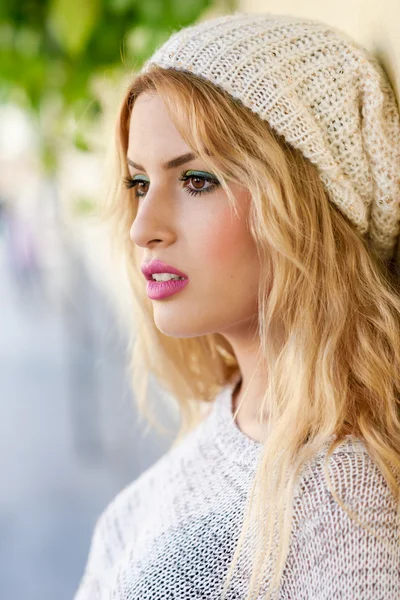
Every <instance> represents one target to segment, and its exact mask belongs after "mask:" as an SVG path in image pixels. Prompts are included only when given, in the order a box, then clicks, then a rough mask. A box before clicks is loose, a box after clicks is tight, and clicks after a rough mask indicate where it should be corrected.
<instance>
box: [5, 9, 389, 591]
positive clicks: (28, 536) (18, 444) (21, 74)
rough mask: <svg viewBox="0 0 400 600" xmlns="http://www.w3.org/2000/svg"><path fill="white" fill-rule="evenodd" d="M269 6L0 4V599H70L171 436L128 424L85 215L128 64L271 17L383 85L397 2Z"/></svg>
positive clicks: (108, 297) (116, 296)
mask: <svg viewBox="0 0 400 600" xmlns="http://www.w3.org/2000/svg"><path fill="white" fill-rule="evenodd" d="M276 4H277V3H276V2H274V1H273V0H243V1H234V0H231V1H229V0H226V1H223V0H219V1H217V0H215V1H213V0H164V1H162V0H0V469H1V482H2V486H1V487H2V492H1V494H0V556H1V561H0V598H1V600H54V598H57V600H71V598H72V597H73V595H74V593H75V591H76V589H77V586H78V583H79V580H80V578H81V576H82V573H83V569H84V566H85V563H86V559H87V554H88V550H89V544H90V539H91V535H92V533H93V528H94V525H95V522H96V520H97V518H98V516H99V514H100V513H101V511H102V510H103V509H104V508H105V506H106V505H107V504H108V502H109V501H110V500H111V499H112V498H113V497H114V496H115V495H116V494H117V493H118V492H119V491H120V490H121V489H122V488H123V487H124V486H125V485H127V484H128V483H129V482H131V481H133V480H134V479H135V478H136V477H137V476H138V475H139V474H140V473H141V472H142V471H143V470H145V469H146V468H148V467H150V466H151V465H152V464H153V463H154V462H155V461H156V460H157V459H158V457H160V456H161V455H162V454H163V453H164V452H165V451H166V450H167V448H168V447H169V445H170V443H171V441H172V436H169V437H168V436H162V435H160V434H159V433H158V432H156V431H154V430H152V429H150V430H149V429H147V430H145V428H144V425H143V424H140V423H139V422H138V419H137V417H138V415H137V414H136V411H135V404H134V398H132V394H131V391H130V388H129V379H128V373H127V369H126V363H127V353H126V342H127V339H126V332H125V331H124V326H123V320H121V318H120V316H119V305H120V300H121V296H123V294H124V289H123V288H122V287H121V286H120V284H119V282H117V280H116V278H115V266H114V265H112V264H111V261H110V257H109V256H110V252H109V245H108V243H109V240H108V239H107V236H106V235H105V234H104V230H103V229H102V228H101V227H99V224H98V221H97V219H96V207H97V200H98V198H99V197H101V193H102V189H103V187H102V186H103V173H104V170H105V167H106V163H107V153H108V152H109V151H110V147H111V146H110V144H111V140H112V133H113V125H114V119H115V116H116V110H117V106H118V103H119V99H120V98H121V96H122V94H123V92H124V89H126V85H127V82H128V81H129V78H130V77H131V76H132V73H133V72H135V71H136V70H139V69H140V67H141V65H142V64H143V62H144V60H145V59H146V58H147V57H148V56H149V55H150V54H151V53H152V52H153V51H154V49H155V48H156V47H157V46H158V45H159V44H161V43H162V42H163V41H164V40H165V39H167V38H168V37H169V35H170V34H171V33H172V31H173V30H174V29H177V28H179V27H183V26H185V25H188V24H191V23H194V22H196V21H198V20H203V19H207V18H210V17H212V16H217V15H219V14H226V13H229V12H233V11H234V10H242V11H248V12H252V11H253V12H275V13H276V12H278V13H289V14H297V15H301V16H308V17H312V18H318V19H321V20H324V21H326V22H328V23H331V24H332V25H336V26H338V27H340V28H341V29H343V30H345V31H347V32H348V33H349V34H351V35H352V36H353V37H355V38H356V39H357V40H358V41H360V42H361V43H363V44H364V45H366V46H368V47H370V49H372V50H373V51H374V52H375V53H376V54H377V55H378V57H379V58H380V60H381V62H382V63H383V64H384V66H385V68H386V70H387V71H388V73H389V75H390V77H391V80H392V83H393V85H394V87H395V89H396V90H397V91H398V89H399V81H400V58H399V57H400V38H399V36H398V31H399V25H400V7H399V6H400V5H398V3H397V0H381V1H380V2H379V3H377V2H375V3H374V2H367V3H366V2H365V0H350V1H349V0H337V2H336V3H335V4H334V5H333V4H331V3H329V4H328V3H321V2H319V0H303V1H300V2H299V1H298V0H296V1H295V0H280V2H279V6H276ZM150 393H152V394H155V395H157V394H159V393H160V392H159V390H158V388H157V386H156V385H154V382H153V384H152V386H150ZM171 426H172V430H173V422H171Z"/></svg>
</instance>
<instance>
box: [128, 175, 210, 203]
mask: <svg viewBox="0 0 400 600" xmlns="http://www.w3.org/2000/svg"><path fill="white" fill-rule="evenodd" d="M189 179H201V180H202V181H207V182H208V183H211V184H212V185H210V186H209V187H208V188H205V189H204V190H192V189H190V188H187V187H184V188H183V189H184V190H185V191H186V193H187V194H190V195H191V196H199V195H200V194H206V193H207V192H212V191H213V190H215V188H217V187H218V186H219V185H220V183H219V181H217V179H214V178H212V177H206V176H205V175H186V171H183V172H182V173H181V174H180V176H179V180H180V181H188V180H189ZM123 182H124V184H125V187H126V188H127V189H131V188H135V187H136V185H137V184H138V183H149V182H148V181H144V180H143V179H132V177H129V176H128V177H124V179H123ZM143 196H144V194H138V193H137V192H136V193H135V197H136V198H143Z"/></svg>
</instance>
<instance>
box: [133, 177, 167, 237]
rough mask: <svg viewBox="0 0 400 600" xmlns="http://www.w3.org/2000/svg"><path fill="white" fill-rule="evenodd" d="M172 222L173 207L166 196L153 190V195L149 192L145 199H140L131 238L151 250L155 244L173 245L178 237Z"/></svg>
mask: <svg viewBox="0 0 400 600" xmlns="http://www.w3.org/2000/svg"><path fill="white" fill-rule="evenodd" d="M172 220H173V215H172V210H171V206H170V205H169V204H168V202H167V201H166V200H165V195H164V196H163V195H162V194H161V193H160V191H158V192H157V190H156V189H154V188H153V191H152V192H151V193H150V191H148V192H147V194H146V196H145V197H143V198H139V202H138V208H137V213H136V217H135V219H134V221H133V223H132V225H131V229H130V238H131V240H132V242H133V243H134V244H136V245H137V246H140V247H141V248H149V247H151V246H153V245H154V244H162V243H164V244H165V245H168V244H171V243H173V241H174V240H175V237H176V236H175V233H174V228H173V223H172Z"/></svg>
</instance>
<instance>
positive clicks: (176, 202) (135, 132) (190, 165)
mask: <svg viewBox="0 0 400 600" xmlns="http://www.w3.org/2000/svg"><path fill="white" fill-rule="evenodd" d="M189 153H192V150H191V148H190V147H189V146H187V144H186V143H185V142H184V140H183V139H182V137H181V136H180V134H179V133H178V131H177V129H176V128H175V126H174V124H173V122H172V121H171V119H170V117H169V114H168V112H167V108H166V106H165V104H164V102H163V101H162V99H161V98H160V97H159V96H158V95H156V94H149V93H142V94H141V95H139V97H138V98H137V100H136V101H135V104H134V106H133V109H132V114H131V119H130V126H129V143H128V151H127V160H128V164H129V172H130V178H131V182H130V185H132V189H131V190H130V192H131V193H132V195H133V197H134V198H136V197H137V200H135V202H137V203H138V204H137V207H138V209H137V215H136V218H135V219H134V222H133V223H132V227H131V230H130V237H131V239H132V241H133V243H134V244H135V255H136V257H137V260H138V261H139V264H143V263H148V262H150V261H152V260H154V259H158V260H161V261H162V262H164V263H166V264H167V265H170V266H173V267H175V268H176V269H178V270H179V271H181V272H183V273H184V274H185V275H186V276H187V278H188V282H187V284H186V285H185V286H184V287H182V288H181V289H180V290H179V291H177V292H175V293H173V294H172V295H169V296H167V297H164V298H162V299H152V300H151V302H152V304H153V315H154V321H155V324H156V326H157V328H158V329H159V330H160V331H161V332H163V333H164V334H166V335H168V336H173V337H181V338H186V337H195V336H199V335H204V334H208V333H221V334H223V335H224V334H226V335H229V336H233V337H237V336H246V335H248V332H249V331H250V329H251V327H254V323H255V322H257V292H258V285H259V259H258V255H257V250H256V246H255V243H254V240H253V238H252V236H251V234H250V231H249V229H248V226H247V221H246V219H247V215H248V211H249V208H250V202H251V198H250V194H249V192H248V190H247V189H245V188H244V187H241V186H239V185H237V184H232V185H230V186H229V187H230V189H231V191H232V193H233V194H234V196H235V197H236V199H237V200H238V203H239V211H238V215H237V216H236V215H235V213H234V212H233V211H231V209H230V204H229V199H228V196H227V194H226V192H225V191H224V190H223V188H222V186H221V185H220V183H219V182H218V179H217V178H216V176H215V175H214V174H213V173H212V171H210V169H209V167H208V166H207V165H206V164H205V163H204V162H203V161H201V160H200V159H199V158H198V157H196V156H194V157H193V158H192V159H191V160H189V161H185V163H184V164H180V165H178V166H176V165H172V166H170V167H169V168H166V167H165V163H167V162H169V161H171V160H172V159H176V158H177V157H181V156H183V155H186V154H189ZM132 163H133V164H132ZM147 284H148V282H147V281H146V279H145V277H144V276H143V286H146V285H147Z"/></svg>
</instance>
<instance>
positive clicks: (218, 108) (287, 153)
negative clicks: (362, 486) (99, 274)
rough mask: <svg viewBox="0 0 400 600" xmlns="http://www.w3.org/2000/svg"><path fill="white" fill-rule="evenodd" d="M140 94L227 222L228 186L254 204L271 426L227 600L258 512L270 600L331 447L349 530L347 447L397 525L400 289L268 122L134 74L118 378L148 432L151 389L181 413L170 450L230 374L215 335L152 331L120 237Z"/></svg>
mask: <svg viewBox="0 0 400 600" xmlns="http://www.w3.org/2000/svg"><path fill="white" fill-rule="evenodd" d="M143 92H148V93H157V94H159V95H160V97H161V98H162V99H163V101H164V102H165V105H166V107H167V110H168V112H169V115H170V117H171V119H172V121H173V123H174V125H175V127H176V129H177V130H178V132H179V133H180V135H181V136H182V138H183V139H184V141H185V142H186V143H187V145H188V146H189V147H190V148H192V149H193V151H194V152H195V153H196V154H197V155H198V156H199V157H200V158H201V159H202V160H204V162H205V163H206V164H207V165H208V166H209V167H211V168H212V169H213V172H214V173H215V174H216V176H217V177H218V179H219V180H220V182H221V185H222V187H223V189H224V190H225V191H226V193H227V196H228V198H229V202H230V205H231V208H232V209H233V210H236V199H235V198H234V197H233V195H232V194H231V193H230V190H229V187H228V182H229V181H232V182H236V183H238V184H240V185H241V186H245V187H246V188H247V189H248V190H250V192H251V198H252V203H251V209H250V213H249V223H248V224H249V229H250V231H251V235H252V236H253V237H254V240H255V242H256V246H257V249H258V253H259V257H260V260H261V276H260V283H259V291H258V300H259V302H258V310H259V314H258V326H257V327H258V330H257V334H258V336H259V341H260V352H259V356H260V358H262V360H263V362H264V361H265V364H266V365H267V368H268V378H267V380H266V382H265V393H264V396H263V397H262V398H260V411H259V421H260V423H261V422H262V419H263V415H265V414H268V415H269V419H268V424H267V425H268V437H267V440H266V442H265V443H264V446H263V452H262V460H260V461H259V464H258V467H257V472H256V474H255V478H254V484H253V487H252V491H251V492H252V493H251V503H250V504H249V506H248V510H247V512H246V518H245V522H244V524H243V528H242V531H241V537H240V539H239V543H238V546H237V548H236V552H235V555H234V558H233V561H232V563H231V568H230V570H229V572H228V577H227V580H226V583H225V588H224V592H225V591H226V589H227V586H228V582H229V580H230V578H231V576H232V573H233V567H234V564H235V562H236V561H237V559H238V556H239V550H240V546H241V544H242V542H243V539H244V535H245V531H246V530H247V528H248V527H249V526H250V522H251V518H252V514H253V513H252V507H254V506H257V510H256V512H255V516H254V519H255V521H253V523H254V522H258V527H257V531H258V534H259V537H258V539H257V540H256V541H255V545H254V550H255V556H254V562H253V569H252V573H251V581H250V591H249V595H248V597H247V598H248V599H250V598H252V597H253V596H252V594H253V592H254V590H255V589H256V588H257V592H258V591H259V589H260V585H261V572H262V569H261V567H262V565H263V564H264V563H265V561H266V560H268V559H269V558H273V559H274V563H273V564H274V569H273V577H272V579H271V582H270V587H269V588H268V591H267V595H266V596H265V598H266V599H267V598H270V597H271V594H272V591H273V589H274V588H275V586H276V585H278V583H279V580H280V578H281V575H282V572H283V569H284V564H285V559H286V557H287V554H288V549H289V541H290V531H291V519H292V506H293V502H294V491H295V485H296V481H297V480H298V478H299V476H300V473H301V470H302V468H303V466H304V465H305V464H306V463H307V462H308V461H309V460H310V459H311V458H312V457H313V456H314V455H315V453H316V452H318V451H319V450H320V448H321V447H322V445H323V444H325V443H327V442H328V452H327V455H326V458H325V463H324V472H325V475H326V477H327V484H328V487H329V489H330V491H331V493H332V495H333V496H334V498H335V500H336V501H337V502H338V503H339V504H340V505H341V506H342V508H343V509H344V510H346V511H347V512H348V513H349V514H350V516H352V517H353V518H354V519H357V517H356V515H355V514H354V513H351V511H350V510H349V508H346V505H345V504H344V503H343V502H342V501H341V500H340V498H339V497H338V495H337V493H336V492H335V490H334V489H333V487H332V484H331V482H330V481H329V473H328V469H327V464H328V461H329V457H330V456H331V454H332V452H333V451H334V449H335V448H336V447H337V446H338V445H339V444H340V443H341V442H342V441H344V438H345V436H347V435H349V434H352V435H355V436H357V437H358V438H360V439H361V440H363V442H364V443H365V445H366V448H367V450H368V452H369V454H370V455H371V456H372V458H373V459H374V461H375V462H376V464H377V465H378V466H379V468H380V470H381V472H382V474H383V475H384V477H385V479H386V481H387V484H388V486H389V488H390V490H391V492H392V494H393V496H394V498H395V500H396V503H397V506H398V507H399V512H400V481H399V477H398V476H399V472H400V450H399V449H400V410H399V408H400V349H399V340H400V293H399V292H400V289H399V277H398V275H397V274H396V273H395V271H394V267H393V265H392V264H391V263H389V264H386V263H384V262H383V261H381V260H380V259H379V258H378V257H377V256H376V255H375V254H374V251H373V249H372V247H371V245H370V243H369V241H368V236H365V237H364V238H362V237H361V236H360V235H359V234H358V233H357V232H356V231H355V229H354V227H353V225H352V223H351V222H350V221H349V220H348V218H347V217H346V216H345V215H343V214H342V213H341V212H340V211H339V209H338V208H337V207H336V206H335V205H334V204H333V203H332V202H330V200H329V198H328V196H327V192H326V190H325V189H324V186H323V184H322V182H321V179H320V177H319V174H318V170H317V167H316V166H314V165H313V164H312V163H311V162H310V161H309V160H308V159H306V158H305V157H304V156H303V155H302V154H301V153H300V152H299V151H297V150H296V149H294V148H293V147H291V146H290V145H288V144H287V143H286V142H285V140H284V139H283V138H282V137H280V136H279V135H277V134H276V133H275V132H274V131H273V130H272V129H271V127H270V126H269V125H268V123H267V122H266V121H264V120H262V119H261V118H259V117H258V116H257V115H256V114H255V113H253V112H252V111H251V110H250V109H248V108H247V107H245V106H244V105H243V104H241V103H240V101H238V100H235V99H233V98H232V97H231V96H230V95H229V94H228V93H226V92H225V91H224V90H222V89H220V88H218V87H216V86H214V85H213V84H212V83H210V82H209V81H207V80H205V79H203V78H200V77H197V76H195V75H194V74H192V73H188V72H183V71H178V70H174V69H161V68H159V67H157V66H154V65H153V66H152V67H151V69H150V70H149V71H148V72H147V73H141V74H136V75H135V77H134V78H133V81H131V82H130V83H129V85H128V86H127V89H126V90H125V91H124V97H123V99H122V102H121V105H120V107H119V109H118V118H117V121H116V127H115V147H114V155H115V165H114V167H115V168H114V169H113V181H112V185H111V188H110V190H109V194H108V197H107V201H106V203H105V207H104V208H105V212H104V216H105V218H106V219H107V220H109V222H110V224H111V226H112V242H113V249H114V251H115V252H116V259H117V260H118V261H120V262H121V261H123V263H124V268H125V271H126V276H127V281H128V284H129V290H130V297H131V300H132V305H131V311H132V322H131V325H132V328H131V338H130V343H129V356H130V360H129V372H130V374H131V381H132V388H133V391H134V393H135V398H136V402H137V405H138V408H139V414H141V415H142V416H145V417H146V418H147V420H148V421H152V422H153V424H154V420H153V416H152V415H151V414H150V413H149V411H148V398H147V389H148V381H149V376H154V377H155V378H156V380H157V382H158V383H159V384H160V385H161V387H162V388H163V389H164V390H165V391H167V392H168V393H169V394H171V395H172V397H173V398H174V399H175V400H176V402H177V406H178V409H179V413H180V417H181V420H180V428H179V431H178V433H177V435H176V438H175V440H174V442H173V445H176V444H178V443H180V442H181V440H182V439H183V437H185V435H186V434H187V433H188V432H189V431H190V430H191V429H192V428H193V427H195V426H196V424H198V423H199V421H200V420H201V419H202V418H203V413H204V411H203V409H204V405H205V404H208V405H211V404H212V402H213V400H214V399H215V396H216V394H217V393H218V392H219V391H220V390H221V388H222V387H223V386H225V385H226V384H227V383H228V382H230V381H231V378H232V376H234V374H235V373H237V372H238V367H239V366H238V363H237V361H236V358H235V355H234V351H233V349H232V347H231V346H230V344H229V343H228V342H227V340H226V339H225V338H224V337H222V335H220V334H218V333H213V334H207V335H202V336H198V337H194V338H184V339H181V338H173V337H168V336H166V335H165V334H163V333H161V332H160V331H159V330H158V329H157V328H156V326H155V323H154V320H153V316H152V315H153V312H152V303H151V300H149V298H148V297H147V296H146V294H145V289H144V285H143V278H142V274H141V272H140V269H139V265H138V261H137V259H136V255H135V250H134V248H133V246H134V245H133V243H132V241H131V239H130V236H129V230H130V227H131V224H132V222H133V221H134V219H135V215H136V202H137V201H136V200H135V199H134V197H133V193H132V191H131V190H127V189H126V188H125V187H124V186H123V184H122V180H123V178H124V177H125V176H128V175H129V173H128V167H127V161H126V154H127V148H128V132H129V121H130V114H131V110H132V107H133V105H134V102H135V100H136V98H137V97H138V96H139V95H140V94H141V93H143ZM227 148H229V152H227V151H226V149H227ZM267 407H268V410H267ZM156 426H157V424H156ZM276 536H277V537H276ZM257 574H258V575H257Z"/></svg>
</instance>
